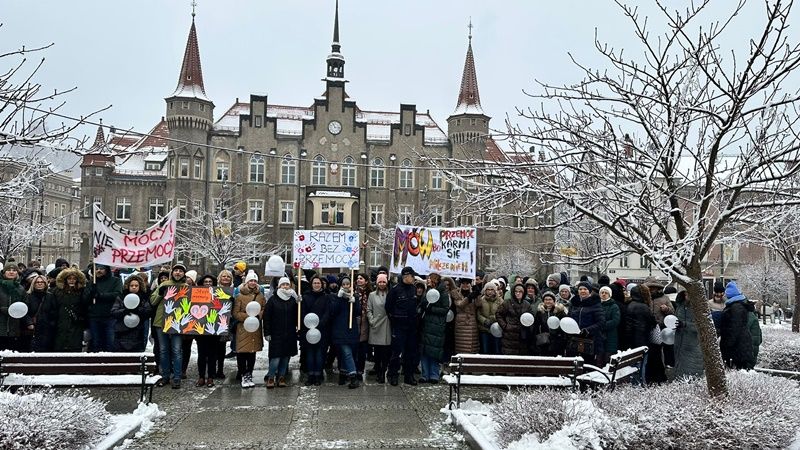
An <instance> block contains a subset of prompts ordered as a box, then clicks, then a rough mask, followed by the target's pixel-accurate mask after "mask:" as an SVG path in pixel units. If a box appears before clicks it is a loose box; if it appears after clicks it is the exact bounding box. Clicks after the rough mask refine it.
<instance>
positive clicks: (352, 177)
mask: <svg viewBox="0 0 800 450" xmlns="http://www.w3.org/2000/svg"><path fill="white" fill-rule="evenodd" d="M355 162H356V161H355V160H354V159H353V157H352V156H348V157H346V158H345V159H343V160H342V186H355V185H356V166H355Z"/></svg>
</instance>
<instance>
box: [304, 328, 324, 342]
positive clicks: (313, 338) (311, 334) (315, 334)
mask: <svg viewBox="0 0 800 450" xmlns="http://www.w3.org/2000/svg"><path fill="white" fill-rule="evenodd" d="M320 339H322V333H320V331H319V329H317V328H312V329H310V330H308V332H307V333H306V340H307V341H308V343H309V344H311V345H314V344H318V343H319V341H320Z"/></svg>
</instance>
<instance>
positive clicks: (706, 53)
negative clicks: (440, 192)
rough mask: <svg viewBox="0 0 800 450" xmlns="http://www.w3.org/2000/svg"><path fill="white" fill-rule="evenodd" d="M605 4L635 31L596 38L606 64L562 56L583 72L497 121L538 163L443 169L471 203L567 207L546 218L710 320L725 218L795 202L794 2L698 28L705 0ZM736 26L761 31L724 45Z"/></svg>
mask: <svg viewBox="0 0 800 450" xmlns="http://www.w3.org/2000/svg"><path fill="white" fill-rule="evenodd" d="M616 3H617V5H618V7H619V10H620V11H621V14H622V15H624V16H625V17H626V18H627V19H628V21H629V23H630V29H631V30H632V35H633V36H632V39H631V40H630V42H631V43H630V44H629V45H628V46H627V47H626V48H625V49H624V51H623V49H618V48H614V47H612V46H609V45H607V44H605V43H603V42H601V41H600V40H599V39H596V40H595V48H596V50H597V51H598V52H599V54H600V56H601V57H602V58H603V60H604V61H605V63H606V64H605V66H606V67H603V68H593V67H588V66H586V65H584V64H582V63H581V62H580V61H578V60H577V59H575V58H573V61H574V63H575V65H576V67H577V68H578V69H579V70H580V72H581V74H582V77H583V78H582V80H580V81H578V82H576V83H573V84H564V85H554V84H547V83H540V84H539V87H538V92H534V93H528V94H527V95H528V96H529V99H530V100H532V101H533V102H536V103H538V106H535V107H528V108H519V109H518V113H519V122H520V123H515V122H514V121H512V120H511V119H509V120H507V127H508V138H509V139H510V142H511V145H512V148H513V149H514V150H517V151H519V150H522V149H526V150H527V149H529V148H530V147H531V146H535V147H538V148H540V149H542V150H543V151H545V152H546V155H547V156H546V157H545V158H544V160H541V161H540V160H538V159H537V160H533V159H530V158H518V157H516V155H519V154H520V153H516V154H514V153H512V154H509V157H508V161H497V162H490V161H485V162H483V163H482V164H481V165H478V166H477V167H476V165H475V164H474V163H470V162H469V161H457V160H455V161H453V160H451V161H448V164H444V163H443V162H441V166H442V168H443V170H444V171H445V173H446V174H447V176H448V178H449V179H450V180H451V182H452V184H453V185H454V186H456V187H458V188H460V189H461V192H462V193H463V194H464V195H465V196H466V197H467V199H468V200H467V201H468V202H469V203H471V204H472V205H494V204H495V203H497V202H498V201H503V202H505V204H514V205H515V206H516V207H517V208H524V210H523V212H524V213H527V214H528V215H531V216H539V215H541V214H542V212H552V211H556V212H557V211H558V210H560V209H569V208H574V210H575V213H576V214H575V215H574V216H572V217H567V218H562V216H559V215H557V214H555V215H554V217H555V218H556V219H555V220H554V221H553V223H552V224H551V225H548V226H549V227H550V228H556V229H557V228H560V227H564V226H567V225H568V224H569V223H572V222H574V221H581V220H588V221H591V222H593V223H594V224H596V225H597V226H599V227H602V228H603V229H605V230H606V231H607V232H608V234H609V235H610V236H613V237H614V238H615V239H617V240H618V241H619V242H620V243H621V244H622V245H623V246H624V247H626V248H628V249H630V250H631V251H633V252H636V253H638V254H640V255H642V256H644V257H646V258H647V259H648V260H649V261H650V262H651V264H653V267H654V269H657V270H660V271H661V272H663V273H665V274H666V275H668V276H670V277H671V278H673V279H674V280H675V281H677V282H678V283H679V284H680V285H682V286H683V287H684V288H686V289H687V291H688V294H689V298H690V305H691V307H692V311H693V313H694V315H695V317H708V307H707V304H706V301H705V293H704V291H703V286H702V284H701V280H702V266H701V263H702V261H703V260H704V259H705V257H706V256H707V255H708V253H709V252H710V251H711V249H712V248H713V247H714V245H715V244H716V243H717V241H718V239H719V238H721V233H722V232H723V230H724V228H725V227H726V225H728V224H731V223H738V222H742V221H747V220H757V219H758V218H759V217H761V216H763V210H764V209H767V208H770V207H773V206H776V205H784V204H792V205H796V204H800V190H798V189H796V187H797V181H796V177H795V175H796V174H797V173H798V171H800V164H797V162H798V161H800V140H799V139H798V132H799V131H800V123H799V122H798V120H800V119H799V118H798V101H799V100H798V99H799V98H800V97H798V92H797V91H796V90H787V86H788V84H789V83H788V82H787V80H789V77H790V76H792V75H794V74H796V73H797V69H798V67H800V46H798V44H797V43H796V42H792V41H791V40H790V35H789V33H788V27H789V13H790V11H791V8H792V5H793V1H782V0H768V1H766V2H765V3H764V10H763V11H764V14H763V16H762V17H756V15H755V14H753V11H750V10H748V11H747V14H746V17H745V14H744V11H745V5H746V3H747V2H746V1H745V0H742V1H741V2H739V3H738V4H735V5H733V8H732V9H731V10H730V12H729V13H728V14H726V15H725V17H723V18H721V19H717V20H714V21H712V22H711V23H709V24H703V26H700V25H699V23H698V22H700V21H701V20H705V19H703V18H704V17H707V16H708V14H710V12H709V13H707V12H706V9H707V7H708V5H709V1H708V0H706V1H701V2H696V3H691V4H690V5H689V6H688V7H686V9H684V10H673V9H671V8H672V7H671V6H669V5H671V3H668V2H665V1H657V2H656V4H657V6H658V8H657V14H656V15H655V17H651V18H648V17H644V16H642V15H640V14H639V12H638V10H637V9H636V8H634V7H631V6H629V5H627V4H625V3H622V2H616ZM742 20H744V21H746V22H748V24H752V23H753V21H755V20H759V21H760V23H761V24H762V26H761V28H760V30H761V31H760V33H759V34H758V35H757V36H755V37H753V38H747V41H744V42H736V39H735V38H731V34H732V33H734V30H733V27H734V24H735V23H737V22H739V21H742ZM654 24H656V25H654ZM656 27H660V28H659V29H656ZM723 34H725V40H724V41H723V39H722V38H721V36H722V35H723ZM731 40H733V43H732V44H731V45H730V46H729V47H728V46H727V45H724V44H729V43H730V42H731ZM448 167H449V168H448ZM536 198H539V199H541V201H531V200H535V199H536ZM698 331H699V334H700V341H701V346H702V348H703V353H704V362H705V368H706V379H707V383H708V388H709V391H710V392H711V393H712V395H725V394H726V393H727V387H726V381H725V373H724V369H723V364H722V360H721V357H720V353H719V347H718V345H717V342H716V336H715V333H714V330H713V328H712V326H711V322H710V321H708V320H699V321H698Z"/></svg>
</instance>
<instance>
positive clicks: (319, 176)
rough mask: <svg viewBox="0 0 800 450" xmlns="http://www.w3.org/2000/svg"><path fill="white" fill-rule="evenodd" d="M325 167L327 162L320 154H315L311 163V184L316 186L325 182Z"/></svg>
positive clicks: (326, 178)
mask: <svg viewBox="0 0 800 450" xmlns="http://www.w3.org/2000/svg"><path fill="white" fill-rule="evenodd" d="M327 169H328V164H327V163H326V162H325V158H324V157H323V156H322V155H317V156H315V157H314V161H313V162H312V163H311V184H312V185H318V186H323V185H325V184H327V182H328V177H327V174H328V172H327Z"/></svg>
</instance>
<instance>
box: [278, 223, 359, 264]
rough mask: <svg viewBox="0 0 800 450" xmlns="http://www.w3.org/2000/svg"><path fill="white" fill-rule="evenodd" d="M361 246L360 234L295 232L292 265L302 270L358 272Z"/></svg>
mask: <svg viewBox="0 0 800 450" xmlns="http://www.w3.org/2000/svg"><path fill="white" fill-rule="evenodd" d="M360 243H361V241H360V240H359V234H358V231H332V230H295V232H294V245H293V246H292V259H293V265H294V267H295V268H301V269H324V268H340V267H347V268H349V269H358V264H359V261H360V260H361V246H360Z"/></svg>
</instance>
